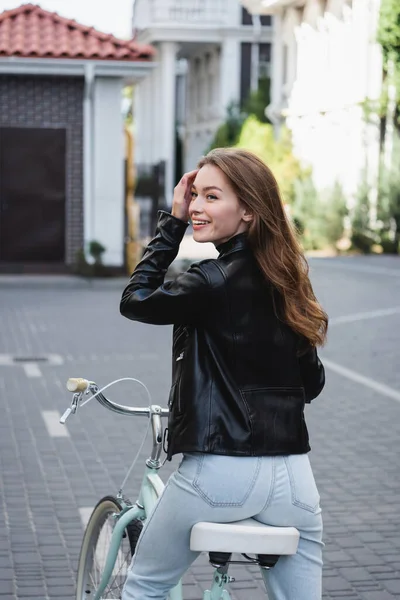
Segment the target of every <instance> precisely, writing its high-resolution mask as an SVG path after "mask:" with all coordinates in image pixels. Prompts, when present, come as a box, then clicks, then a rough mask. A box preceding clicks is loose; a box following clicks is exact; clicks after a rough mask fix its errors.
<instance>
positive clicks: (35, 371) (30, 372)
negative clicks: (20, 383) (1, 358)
mask: <svg viewBox="0 0 400 600" xmlns="http://www.w3.org/2000/svg"><path fill="white" fill-rule="evenodd" d="M22 366H23V367H24V371H25V375H26V376H27V377H41V376H42V371H41V370H40V369H39V365H38V364H37V363H34V362H32V363H25V364H23V365H22Z"/></svg>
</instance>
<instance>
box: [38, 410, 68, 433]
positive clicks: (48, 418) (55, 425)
mask: <svg viewBox="0 0 400 600" xmlns="http://www.w3.org/2000/svg"><path fill="white" fill-rule="evenodd" d="M42 417H43V421H44V423H45V425H46V428H47V431H48V434H49V435H50V436H51V437H69V431H68V429H67V428H66V426H65V425H61V423H60V417H61V415H60V413H59V412H58V410H42Z"/></svg>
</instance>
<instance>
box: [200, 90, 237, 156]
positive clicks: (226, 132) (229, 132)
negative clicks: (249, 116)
mask: <svg viewBox="0 0 400 600" xmlns="http://www.w3.org/2000/svg"><path fill="white" fill-rule="evenodd" d="M244 119H245V115H244V114H243V113H242V112H241V111H240V107H239V105H238V104H237V102H231V103H230V104H229V106H228V108H227V115H226V119H225V121H224V122H223V123H222V124H221V125H220V126H219V127H218V129H217V131H216V133H215V136H214V139H213V141H212V142H211V145H210V147H209V149H208V150H207V152H208V151H210V150H212V149H213V148H227V147H229V146H234V145H235V144H236V142H237V140H238V138H239V136H240V132H241V130H242V125H243V122H244Z"/></svg>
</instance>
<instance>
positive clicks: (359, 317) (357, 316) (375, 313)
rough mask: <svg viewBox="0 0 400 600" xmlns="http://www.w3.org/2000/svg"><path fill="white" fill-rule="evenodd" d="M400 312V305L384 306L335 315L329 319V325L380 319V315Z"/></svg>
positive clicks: (385, 315)
mask: <svg viewBox="0 0 400 600" xmlns="http://www.w3.org/2000/svg"><path fill="white" fill-rule="evenodd" d="M399 314H400V306H395V307H393V308H383V309H381V310H371V311H369V312H361V313H354V314H352V315H344V316H343V317H333V318H332V319H330V320H329V325H340V324H341V323H354V322H356V321H364V320H366V319H378V318H379V317H389V316H390V315H399Z"/></svg>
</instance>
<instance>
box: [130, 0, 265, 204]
mask: <svg viewBox="0 0 400 600" xmlns="http://www.w3.org/2000/svg"><path fill="white" fill-rule="evenodd" d="M133 28H134V33H135V37H136V39H137V40H138V41H139V42H145V43H150V44H152V46H153V47H155V48H156V50H157V56H156V59H155V60H156V62H157V63H158V64H157V66H156V68H155V69H154V70H153V71H152V73H151V74H150V75H149V76H147V77H146V79H144V80H143V81H142V82H140V83H139V85H137V86H136V88H135V162H136V164H140V165H151V164H155V163H158V162H160V161H165V166H166V170H165V197H166V201H167V203H170V202H171V200H172V194H173V188H174V185H175V142H176V132H177V133H178V136H179V137H180V139H181V141H182V147H183V157H184V159H183V169H184V170H185V171H187V170H192V169H193V168H194V167H195V165H196V163H197V161H198V159H199V158H200V156H201V155H202V154H203V153H204V152H205V151H206V150H207V148H208V147H209V145H210V143H211V141H212V139H213V136H214V134H215V132H216V130H217V128H218V126H219V125H220V124H221V122H223V120H224V118H225V116H226V110H227V107H228V106H229V105H230V104H231V103H232V102H233V103H237V104H240V103H241V102H243V101H244V100H245V99H246V97H247V96H248V94H249V92H250V90H256V89H257V86H258V79H259V77H260V76H261V75H262V74H265V73H266V72H268V65H269V59H270V53H271V40H272V27H271V19H270V17H268V16H265V17H263V18H262V20H258V19H256V20H253V19H252V18H251V16H250V15H249V14H248V13H247V11H246V10H245V9H244V8H243V6H242V5H241V3H240V2H239V0H153V1H152V2H150V1H149V0H136V2H135V4H134V17H133Z"/></svg>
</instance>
